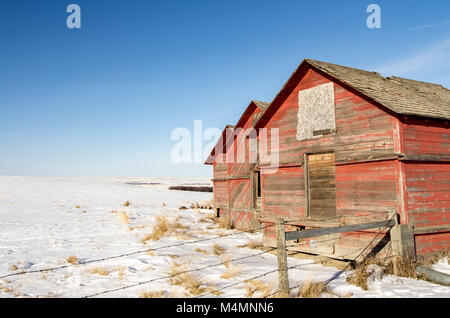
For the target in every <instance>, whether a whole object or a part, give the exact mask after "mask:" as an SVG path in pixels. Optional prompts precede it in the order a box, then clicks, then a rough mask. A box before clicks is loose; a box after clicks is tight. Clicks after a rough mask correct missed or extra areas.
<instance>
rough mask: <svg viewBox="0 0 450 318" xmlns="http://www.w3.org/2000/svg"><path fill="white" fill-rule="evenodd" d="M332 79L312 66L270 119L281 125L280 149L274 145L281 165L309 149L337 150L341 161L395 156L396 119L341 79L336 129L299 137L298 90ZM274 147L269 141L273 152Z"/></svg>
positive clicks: (295, 160) (273, 125)
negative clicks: (348, 87) (312, 135)
mask: <svg viewBox="0 0 450 318" xmlns="http://www.w3.org/2000/svg"><path fill="white" fill-rule="evenodd" d="M329 82H330V79H328V78H326V77H324V76H322V75H321V74H319V73H317V72H315V71H314V70H312V69H310V70H308V71H307V72H306V74H305V76H304V77H303V78H302V80H301V81H300V83H299V84H298V85H297V87H296V88H295V89H294V91H293V92H292V93H291V94H290V95H289V96H288V97H287V99H286V100H285V101H284V103H283V104H282V105H281V107H280V108H279V109H278V111H277V112H276V113H275V114H274V115H273V117H272V118H271V119H270V120H269V122H268V123H267V125H266V128H268V129H271V128H278V129H279V135H280V136H279V143H278V144H276V143H275V144H274V146H276V147H278V150H277V149H276V148H275V147H274V149H273V151H276V152H278V154H279V160H280V165H289V164H292V163H298V161H299V158H302V156H303V154H304V153H305V152H308V153H314V152H324V151H325V152H326V151H329V150H333V151H334V152H335V155H336V158H335V160H336V163H337V164H339V163H349V162H355V161H367V160H373V159H377V158H384V157H392V156H394V155H395V151H394V134H393V128H394V123H395V120H396V119H395V118H394V117H393V116H392V115H390V114H388V113H386V112H385V111H383V110H382V109H380V108H379V107H377V106H375V105H373V104H371V103H370V102H368V101H367V100H365V99H363V98H362V97H360V96H359V95H357V94H356V93H354V92H352V91H350V90H347V89H344V88H343V87H341V86H340V85H338V84H337V83H335V84H334V91H335V104H336V133H335V134H331V135H325V136H324V137H322V138H313V139H309V140H304V141H298V140H297V112H298V92H299V91H300V90H303V89H307V88H311V87H314V86H317V85H321V84H325V83H329ZM271 148H272V147H271V146H270V145H268V151H269V152H270V151H272V149H271ZM261 159H262V161H263V160H264V158H261ZM261 163H262V164H264V162H261Z"/></svg>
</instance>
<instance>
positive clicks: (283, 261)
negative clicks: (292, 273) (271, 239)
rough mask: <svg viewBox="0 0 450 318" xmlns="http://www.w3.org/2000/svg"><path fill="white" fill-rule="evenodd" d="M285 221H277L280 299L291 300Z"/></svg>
mask: <svg viewBox="0 0 450 318" xmlns="http://www.w3.org/2000/svg"><path fill="white" fill-rule="evenodd" d="M284 224H285V223H284V220H283V219H277V221H276V231H277V256H278V280H279V284H278V297H280V298H289V297H290V292H289V278H288V269H287V255H286V235H285V230H284Z"/></svg>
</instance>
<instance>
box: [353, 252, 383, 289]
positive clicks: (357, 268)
mask: <svg viewBox="0 0 450 318" xmlns="http://www.w3.org/2000/svg"><path fill="white" fill-rule="evenodd" d="M369 265H378V266H380V267H381V268H382V267H384V264H382V263H381V262H380V260H378V259H377V258H376V257H368V258H366V259H365V260H364V261H363V262H360V263H357V264H353V269H354V272H353V273H352V274H350V275H349V276H347V282H348V283H349V284H352V285H355V286H358V287H361V289H362V290H369V285H368V282H367V279H368V278H369V276H370V275H371V274H372V272H368V270H367V267H369Z"/></svg>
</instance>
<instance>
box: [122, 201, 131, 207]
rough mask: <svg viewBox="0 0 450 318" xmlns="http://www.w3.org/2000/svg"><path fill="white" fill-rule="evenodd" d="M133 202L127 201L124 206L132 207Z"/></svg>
mask: <svg viewBox="0 0 450 318" xmlns="http://www.w3.org/2000/svg"><path fill="white" fill-rule="evenodd" d="M130 205H131V202H130V201H125V203H124V204H123V206H130Z"/></svg>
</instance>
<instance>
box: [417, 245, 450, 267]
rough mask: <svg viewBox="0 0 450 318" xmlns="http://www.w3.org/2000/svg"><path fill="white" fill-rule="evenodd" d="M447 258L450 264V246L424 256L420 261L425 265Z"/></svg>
mask: <svg viewBox="0 0 450 318" xmlns="http://www.w3.org/2000/svg"><path fill="white" fill-rule="evenodd" d="M445 258H447V263H448V264H449V265H450V248H448V249H444V250H442V251H440V252H439V253H436V254H434V255H431V256H427V257H423V258H421V259H420V263H422V264H423V265H425V266H431V265H434V264H436V263H437V262H439V261H441V260H443V259H445Z"/></svg>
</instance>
